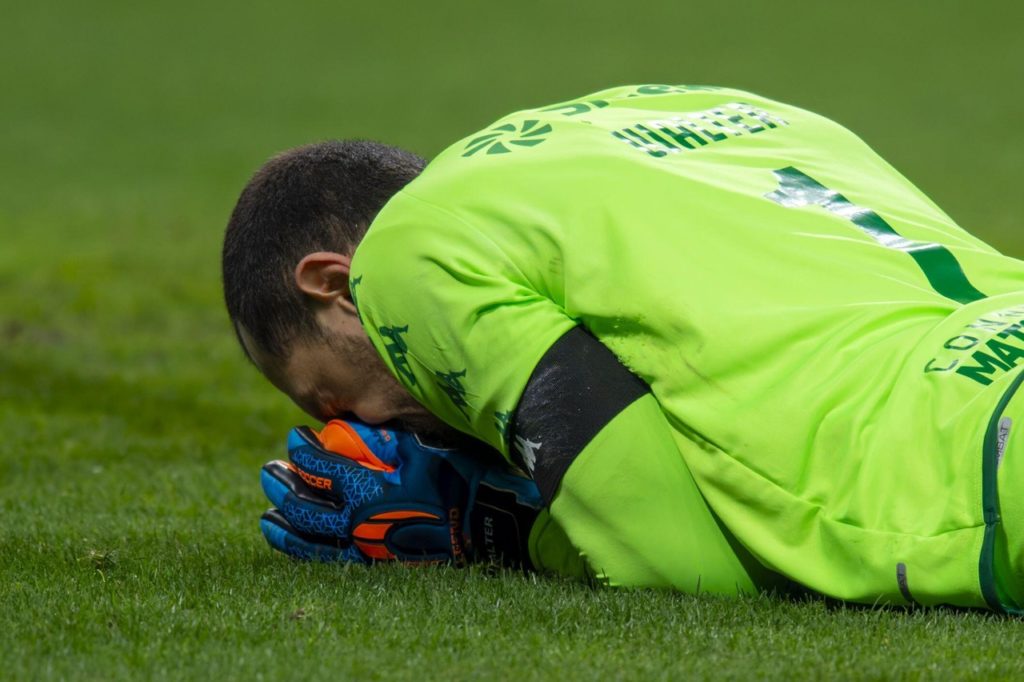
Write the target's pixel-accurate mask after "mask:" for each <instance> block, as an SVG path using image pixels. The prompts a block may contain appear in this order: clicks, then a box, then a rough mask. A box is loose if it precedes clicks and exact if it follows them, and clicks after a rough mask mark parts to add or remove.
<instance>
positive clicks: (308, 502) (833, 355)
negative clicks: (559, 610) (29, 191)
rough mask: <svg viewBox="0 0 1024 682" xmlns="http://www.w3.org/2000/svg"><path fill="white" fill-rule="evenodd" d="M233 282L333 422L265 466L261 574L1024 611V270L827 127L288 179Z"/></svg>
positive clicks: (271, 183)
mask: <svg viewBox="0 0 1024 682" xmlns="http://www.w3.org/2000/svg"><path fill="white" fill-rule="evenodd" d="M223 268H224V288H225V297H226V301H227V306H228V310H229V312H230V315H231V317H232V319H233V321H234V324H235V328H236V330H237V333H238V337H239V340H240V341H241V343H242V345H243V346H244V348H245V350H246V352H247V353H248V355H249V357H250V358H252V360H253V361H254V362H255V364H256V365H257V366H258V367H259V368H260V370H261V371H263V373H264V374H266V376H267V377H268V378H269V379H270V380H271V381H272V382H273V383H274V384H275V385H276V386H277V387H278V388H279V389H281V390H282V391H283V392H285V393H286V394H288V395H289V396H290V397H291V398H292V399H293V400H295V402H296V403H298V404H299V405H300V406H301V407H302V408H303V409H304V410H305V411H306V412H308V413H309V414H310V415H312V416H313V417H316V418H318V419H321V420H324V421H327V420H330V419H332V418H335V417H340V418H343V419H340V420H337V421H333V422H331V423H329V424H328V425H327V426H326V427H325V429H324V430H323V431H320V432H319V434H318V433H317V432H315V431H312V430H308V429H298V430H296V431H294V432H293V433H292V434H291V436H290V438H289V443H288V445H289V454H290V461H289V462H287V463H286V462H274V463H271V464H269V465H267V466H266V467H265V468H264V471H263V484H264V489H265V491H266V493H267V495H268V496H269V497H270V499H271V501H272V502H273V504H274V506H275V510H272V511H271V512H268V513H267V514H266V515H265V516H264V518H263V521H262V527H263V531H264V533H265V534H266V536H267V538H268V540H269V541H270V543H271V544H272V545H273V546H274V547H275V548H277V549H280V550H283V551H285V552H288V553H289V554H292V555H295V556H300V557H321V558H327V559H340V560H346V561H370V560H381V559H391V558H397V559H400V560H404V561H420V560H425V561H439V560H440V561H455V562H463V561H496V560H503V561H505V562H506V563H510V564H524V565H527V566H532V567H535V568H537V569H542V570H552V571H557V572H560V573H563V574H568V575H575V576H581V577H582V576H588V575H589V576H592V577H594V578H596V579H597V580H599V581H602V582H605V583H608V584H611V585H631V586H650V587H671V588H675V589H679V590H683V591H687V592H693V591H697V590H698V589H699V590H701V591H706V592H714V593H723V594H735V593H737V592H751V591H756V590H759V589H764V588H766V587H771V586H775V585H778V584H780V583H795V584H799V585H802V586H804V587H806V588H810V589H812V590H815V591H818V592H821V593H824V594H827V595H831V596H833V597H838V598H841V599H847V600H853V601H862V602H871V603H875V602H882V603H895V604H906V603H920V604H938V603H949V604H957V605H963V606H976V607H986V606H987V607H990V608H992V609H997V610H1006V611H1016V610H1017V609H1018V608H1019V607H1020V606H1021V605H1024V565H1022V564H1024V495H1022V494H1021V493H1022V492H1024V491H1022V490H1021V489H1020V488H1019V486H1021V485H1024V478H1022V477H1024V460H1022V458H1024V451H1018V450H1020V448H1018V447H1017V446H1018V443H1019V442H1020V437H1019V436H1015V434H1014V431H1013V427H1014V419H1016V417H1017V415H1019V414H1022V413H1024V398H1018V397H1017V388H1018V386H1019V384H1020V382H1021V380H1022V377H1024V374H1021V373H1020V372H1019V371H1018V370H1017V365H1018V363H1019V361H1020V359H1021V358H1024V328H1022V321H1024V263H1021V262H1020V261H1018V260H1015V259H1013V258H1009V257H1006V256H1003V255H1001V254H1000V253H998V252H997V251H995V250H994V249H992V248H991V247H989V246H988V245H986V244H984V243H983V242H981V241H979V240H978V239H975V238H974V237H972V236H971V235H969V234H968V233H966V232H965V231H964V230H962V229H961V228H959V227H958V226H957V225H956V224H954V223H953V221H952V220H951V219H950V218H949V217H948V216H946V215H945V214H944V213H943V212H942V211H941V210H939V209H938V208H937V207H936V206H935V205H934V204H932V203H931V202H930V201H929V200H928V199H927V198H926V197H924V196H923V195H922V194H921V193H920V192H919V191H918V190H916V189H915V188H914V187H913V186H912V185H911V184H910V183H909V182H908V181H907V180H906V179H904V178H903V177H902V176H901V175H900V174H899V173H897V172H896V171H895V170H893V169H892V168H891V167H890V166H889V165H888V164H886V163H885V162H884V161H883V160H882V159H880V158H879V157H878V156H877V155H875V154H874V153H873V152H872V151H871V150H870V149H869V148H868V147H867V146H865V145H864V143H863V142H861V141H860V140H859V139H858V138H857V137H855V136H854V135H852V134H851V133H850V132H848V131H847V130H845V129H844V128H842V127H841V126H839V125H837V124H836V123H833V122H831V121H829V120H827V119H824V118H822V117H820V116H816V115H814V114H811V113H809V112H806V111H803V110H800V109H796V108H794V107H791V106H787V105H784V104H780V103H778V102H773V101H771V100H767V99H764V98H761V97H758V96H755V95H752V94H749V93H745V92H739V91H735V90H728V89H721V88H711V87H690V86H664V85H656V86H652V85H648V86H638V87H623V88H617V89H613V90H607V91H604V92H599V93H595V94H593V95H590V96H588V97H584V98H581V99H578V100H574V101H570V102H565V103H561V104H556V105H553V106H549V107H544V108H541V109H534V110H528V111H522V112H518V113H515V114H512V115H510V116H508V117H506V118H504V119H502V120H500V121H498V122H497V123H495V124H494V125H493V126H491V127H489V128H487V129H486V130H484V131H481V132H479V133H477V134H475V135H472V136H470V137H468V138H467V139H465V140H462V141H460V142H458V143H456V144H455V145H453V146H452V147H450V148H449V149H447V150H446V151H445V152H443V153H442V154H441V155H440V156H438V157H437V158H436V159H434V160H433V161H432V162H431V163H430V164H429V165H427V166H426V167H425V168H424V164H423V162H422V161H421V160H420V159H419V158H417V157H415V156H414V155H412V154H409V153H406V152H403V151H401V150H398V149H395V148H392V147H387V146H384V145H379V144H374V143H367V142H327V143H322V144H314V145H310V146H307V147H302V148H298V149H294V150H291V151H288V152H285V153H283V154H281V155H279V156H277V157H275V158H273V159H271V160H270V161H269V162H268V163H267V164H266V165H265V166H263V168H261V169H260V170H259V172H257V173H256V175H255V176H254V177H253V178H252V180H251V181H250V182H249V184H248V186H247V187H246V188H245V190H244V191H243V192H242V195H241V197H240V198H239V201H238V205H237V206H236V208H235V210H234V213H233V215H232V216H231V220H230V224H229V225H228V230H227V235H226V238H225V243H224V253H223ZM1022 393H1024V392H1022ZM413 432H415V433H418V434H421V435H423V437H430V438H432V439H435V442H443V443H446V444H447V446H448V447H449V448H451V449H441V448H437V447H431V446H429V445H425V444H424V443H423V442H422V441H421V440H420V439H418V438H417V437H416V436H414V435H411V433H413ZM466 435H468V436H469V437H471V438H466ZM484 444H486V446H490V448H493V450H497V451H498V452H499V453H500V454H501V455H502V456H504V458H505V460H502V459H501V458H498V457H497V455H494V454H493V452H491V451H490V449H489V448H487V447H484ZM488 452H491V454H488ZM506 461H507V463H506ZM511 465H515V467H516V468H515V469H513V468H512V466H511ZM517 471H518V472H520V473H516V472H517ZM1018 481H1020V483H1018Z"/></svg>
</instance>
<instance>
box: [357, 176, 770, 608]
mask: <svg viewBox="0 0 1024 682" xmlns="http://www.w3.org/2000/svg"><path fill="white" fill-rule="evenodd" d="M378 221H379V222H378V223H375V225H374V229H373V230H371V233H370V235H369V236H368V237H367V240H366V241H364V243H363V245H361V246H360V247H359V249H358V250H357V252H356V256H355V258H354V260H353V278H354V279H353V281H355V282H359V284H358V285H357V286H356V287H355V289H354V297H355V298H356V300H357V305H358V308H359V311H360V315H361V317H362V319H363V323H364V326H365V327H366V328H367V330H368V331H369V332H370V335H371V339H372V340H373V342H374V344H375V346H376V347H377V350H378V352H380V354H381V356H382V357H383V358H384V359H385V361H386V363H387V364H388V366H389V367H390V369H391V370H392V372H393V373H394V374H395V376H396V377H397V378H398V379H399V380H400V381H401V382H402V383H403V385H404V386H405V387H406V388H407V389H408V390H409V391H410V392H411V393H412V394H413V395H414V396H415V397H416V398H417V399H418V400H419V401H420V402H421V403H423V404H424V405H425V406H427V407H428V408H429V409H430V410H431V411H432V412H434V413H435V414H437V415H438V416H440V417H441V418H442V419H444V420H445V421H446V422H448V423H449V424H451V425H452V426H454V427H455V428H458V429H460V430H462V431H464V432H466V433H469V434H470V435H473V436H475V437H476V438H479V439H480V440H483V441H485V442H487V443H489V444H490V445H492V446H493V447H495V448H496V449H498V450H499V451H501V452H502V454H504V455H505V456H506V457H509V458H510V459H511V460H512V461H516V460H517V459H518V461H519V463H520V464H521V465H523V466H525V467H526V468H527V469H529V468H532V469H533V472H532V473H533V476H534V477H535V479H536V481H537V484H538V486H539V487H541V489H542V491H543V492H544V494H545V495H546V497H547V501H548V503H549V505H548V510H549V516H548V515H542V517H541V518H540V519H539V521H538V524H541V523H547V524H548V526H549V532H548V533H543V532H541V530H543V529H542V528H541V527H540V526H539V525H538V528H537V529H535V533H534V538H533V539H534V541H535V542H534V544H533V547H532V552H531V553H532V554H534V555H536V556H535V563H537V564H539V565H540V566H542V567H543V566H548V567H555V568H559V569H560V570H563V571H564V572H567V573H573V572H574V571H573V570H572V566H573V561H572V559H573V558H575V559H576V560H577V564H578V559H579V557H583V558H584V559H585V560H586V562H587V564H588V565H589V568H590V572H591V573H592V574H594V575H596V576H597V577H598V578H599V579H601V580H602V581H605V582H608V583H611V584H617V585H637V586H661V587H668V586H672V587H675V588H678V589H682V590H686V591H695V590H698V589H700V590H713V591H716V592H731V593H735V592H736V591H737V589H747V590H750V589H752V588H753V582H752V580H751V578H750V577H749V573H748V569H747V567H745V566H744V565H743V562H742V561H741V560H740V559H739V558H738V556H737V551H735V550H734V548H733V547H732V546H731V545H730V541H729V540H728V539H727V536H726V534H725V533H724V532H723V531H722V529H721V528H720V527H719V525H718V523H717V521H716V520H715V518H714V517H713V515H712V514H711V512H710V510H709V509H708V508H707V505H706V504H705V502H704V500H703V498H702V497H701V495H700V493H699V491H698V490H697V488H696V485H695V483H694V481H693V479H692V477H691V476H690V473H689V470H688V469H687V467H686V465H685V463H684V461H683V459H682V457H681V455H680V453H679V450H678V448H677V447H676V445H675V443H674V441H673V435H672V431H671V429H670V427H669V425H668V423H667V421H666V418H665V416H664V414H663V413H662V411H661V409H660V407H659V405H658V403H657V401H656V400H655V398H654V396H653V395H652V394H651V393H650V392H649V390H648V389H647V387H646V385H644V384H643V382H640V381H639V380H638V379H637V378H636V377H634V376H633V375H632V374H630V373H629V371H628V370H627V369H626V368H624V367H623V366H622V365H621V364H619V363H618V361H617V360H616V359H615V358H614V355H612V354H611V353H610V352H609V351H608V350H607V348H605V347H604V346H603V345H602V344H601V343H600V342H599V341H597V340H596V339H594V338H593V337H590V336H589V335H588V334H586V332H584V331H583V330H582V329H578V327H579V321H578V320H576V319H573V318H572V317H571V316H570V315H568V314H567V312H566V311H565V310H564V309H563V308H562V307H561V306H559V305H558V304H557V303H556V302H555V301H553V300H552V298H551V297H550V296H549V295H547V294H546V293H545V292H544V287H543V283H540V282H535V281H531V280H530V278H529V276H527V275H525V274H524V273H523V272H522V271H521V270H520V268H519V267H518V266H517V265H516V264H515V263H513V262H511V261H510V259H509V258H508V257H507V256H506V254H504V253H503V252H502V251H501V250H500V249H499V248H498V247H497V246H496V245H495V244H494V243H493V242H492V241H491V240H489V239H487V238H486V237H485V236H483V235H480V234H478V233H476V232H475V231H474V229H473V228H472V226H469V225H465V224H460V222H459V220H458V218H457V217H455V216H452V215H450V214H447V213H446V212H444V211H441V210H439V209H437V208H436V207H433V206H431V205H429V204H426V203H425V202H418V201H417V200H415V199H413V198H411V197H408V196H401V195H400V197H397V198H396V199H395V200H393V201H392V203H390V204H389V205H388V207H386V208H385V210H384V212H382V215H381V217H380V218H378ZM531 443H533V444H536V445H531ZM516 446H518V447H516ZM531 448H532V450H531ZM517 452H522V453H525V457H524V456H523V455H518V456H517V455H516V453H517ZM531 457H533V458H534V459H533V461H532V462H531V461H530V458H531ZM562 530H564V532H565V535H567V537H568V543H567V542H566V541H565V537H564V536H561V535H560V532H561V531H562ZM559 537H561V542H559V541H558V540H557V538H559ZM736 549H738V548H736ZM741 553H742V551H741ZM549 557H550V558H549Z"/></svg>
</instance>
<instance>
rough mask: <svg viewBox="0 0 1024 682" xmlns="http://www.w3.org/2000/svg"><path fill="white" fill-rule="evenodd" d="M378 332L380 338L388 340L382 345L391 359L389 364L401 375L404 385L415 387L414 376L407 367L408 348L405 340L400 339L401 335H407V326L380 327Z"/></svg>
mask: <svg viewBox="0 0 1024 682" xmlns="http://www.w3.org/2000/svg"><path fill="white" fill-rule="evenodd" d="M378 331H379V332H380V335H381V336H383V337H385V338H387V339H388V343H385V344H384V348H385V350H387V352H388V357H390V358H391V364H392V365H394V366H395V371H396V372H398V373H399V374H400V375H402V377H403V378H404V379H405V380H406V383H408V384H409V385H410V386H415V385H416V375H414V374H413V373H412V368H411V367H409V358H407V357H406V354H407V353H408V352H409V346H407V345H406V343H405V339H403V338H402V334H406V333H408V331H409V325H405V326H404V327H381V328H380V329H379V330H378Z"/></svg>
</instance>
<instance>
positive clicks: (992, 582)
mask: <svg viewBox="0 0 1024 682" xmlns="http://www.w3.org/2000/svg"><path fill="white" fill-rule="evenodd" d="M1021 383H1024V372H1021V373H1019V374H1017V376H1016V378H1014V380H1013V382H1012V383H1011V384H1010V386H1009V387H1008V388H1007V389H1006V391H1004V392H1003V395H1002V396H1001V397H1000V398H999V402H998V403H996V408H995V410H994V411H993V412H992V417H991V418H990V419H989V422H988V427H987V428H986V430H985V439H984V442H983V445H982V460H981V479H982V488H981V499H982V509H983V512H984V518H985V536H984V540H983V541H982V545H981V556H980V558H979V563H978V578H979V581H980V583H981V594H982V596H983V597H984V598H985V603H987V604H988V605H989V607H990V608H991V609H993V610H994V611H999V612H1001V613H1008V614H1013V615H1021V614H1024V610H1022V609H1021V608H1020V606H1019V605H1017V604H1015V603H1012V602H1008V603H1007V602H1004V601H1003V598H1002V597H1001V595H1000V594H999V590H998V589H997V588H996V567H995V545H996V531H997V530H998V528H999V524H1000V523H1002V517H1001V515H1000V513H999V489H998V485H997V483H998V479H997V465H998V459H997V456H998V447H999V422H1000V420H1001V419H1002V418H1003V412H1004V411H1005V410H1006V406H1007V405H1008V404H1009V402H1010V400H1011V399H1012V398H1013V396H1014V395H1016V393H1017V389H1018V388H1020V385H1021ZM1007 600H1008V598H1007Z"/></svg>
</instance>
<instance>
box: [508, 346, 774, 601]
mask: <svg viewBox="0 0 1024 682" xmlns="http://www.w3.org/2000/svg"><path fill="white" fill-rule="evenodd" d="M510 440H511V442H512V443H513V451H515V452H516V453H517V454H516V456H517V458H518V459H519V461H520V462H521V463H522V464H523V465H524V466H526V467H527V468H528V469H529V470H530V471H531V473H532V475H533V477H534V480H535V481H536V483H537V486H538V488H539V490H540V492H541V496H542V499H543V500H544V501H545V503H547V504H548V505H549V508H550V513H551V516H552V518H553V519H555V520H556V521H557V522H558V523H559V524H560V525H561V527H562V528H563V529H564V531H565V533H566V534H567V536H568V537H569V538H570V539H571V541H572V542H573V543H574V544H575V545H576V546H577V547H578V548H579V549H580V551H581V552H582V553H583V555H584V556H585V557H586V560H587V562H588V564H589V566H590V569H591V571H593V573H594V574H596V575H597V577H598V578H599V579H601V580H603V581H606V582H608V583H610V584H614V585H630V586H644V587H673V588H676V589H680V590H684V591H689V592H695V591H708V592H715V593H736V592H737V591H753V590H754V589H755V584H756V583H759V582H760V580H759V579H760V577H761V575H760V574H762V573H763V570H762V569H761V568H760V567H759V566H756V565H754V563H753V562H752V561H751V560H750V559H749V557H748V556H747V555H746V553H745V552H744V551H743V550H742V549H741V548H739V547H735V546H732V545H730V541H729V540H728V539H727V538H728V536H727V534H726V533H724V532H723V530H722V529H721V528H720V526H719V524H718V522H717V521H716V519H715V518H714V517H713V515H712V514H711V512H710V510H709V509H708V507H707V505H706V504H705V502H704V499H703V497H702V496H701V495H700V493H699V491H698V490H697V487H696V485H695V483H694V481H693V479H692V477H691V476H690V473H689V470H688V469H687V468H686V466H685V464H684V462H683V460H682V457H681V455H680V454H679V450H678V448H677V447H676V445H675V443H674V441H673V437H672V435H671V431H670V429H669V426H668V424H667V422H666V420H665V416H664V414H663V412H662V410H661V407H660V406H659V404H658V402H657V400H656V399H655V398H654V396H653V395H652V394H651V392H650V390H649V388H648V387H647V385H646V384H645V383H644V382H643V381H641V380H640V379H639V378H638V377H636V376H635V375H634V374H632V373H631V372H630V371H629V370H628V369H627V368H626V367H624V366H623V365H622V364H621V363H620V362H619V360H618V358H617V357H616V356H615V355H614V354H613V353H612V352H611V351H610V350H608V348H606V347H605V346H604V345H603V344H601V343H600V342H599V341H598V340H597V339H595V338H594V337H593V336H591V335H590V334H588V333H587V332H586V331H585V330H584V329H583V328H582V327H575V328H573V329H572V330H570V331H569V332H567V333H566V334H564V335H563V336H562V337H561V338H559V339H558V341H556V342H555V343H554V344H553V345H552V346H551V348H550V349H548V351H547V352H546V353H545V354H544V356H543V357H542V358H541V360H540V362H539V363H538V364H537V366H536V367H535V368H534V370H533V372H532V373H531V376H530V379H529V382H528V383H527V385H526V388H525V390H524V391H523V394H522V397H521V399H520V401H519V405H518V407H517V409H516V412H515V415H514V417H513V418H512V422H511V428H510ZM752 573H754V574H757V576H756V577H755V576H753V575H752Z"/></svg>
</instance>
